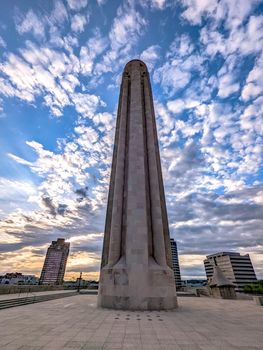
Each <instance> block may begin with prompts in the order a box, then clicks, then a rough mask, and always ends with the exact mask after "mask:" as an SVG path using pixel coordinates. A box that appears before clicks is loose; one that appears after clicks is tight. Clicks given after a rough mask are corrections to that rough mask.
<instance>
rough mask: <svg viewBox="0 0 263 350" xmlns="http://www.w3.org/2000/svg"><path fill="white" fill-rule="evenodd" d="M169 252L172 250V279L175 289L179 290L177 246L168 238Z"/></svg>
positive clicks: (180, 283)
mask: <svg viewBox="0 0 263 350" xmlns="http://www.w3.org/2000/svg"><path fill="white" fill-rule="evenodd" d="M170 243H171V250H172V260H173V271H174V279H175V284H176V288H177V289H178V288H180V287H181V286H182V280H181V273H180V266H179V259H178V251H177V244H176V241H175V240H174V239H173V238H170Z"/></svg>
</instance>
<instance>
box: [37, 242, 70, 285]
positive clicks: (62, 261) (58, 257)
mask: <svg viewBox="0 0 263 350" xmlns="http://www.w3.org/2000/svg"><path fill="white" fill-rule="evenodd" d="M69 245H70V244H69V243H67V242H65V239H64V238H58V239H57V241H52V243H51V245H50V246H49V248H48V250H47V254H46V258H45V262H44V266H43V269H42V272H41V276H40V280H39V284H56V285H59V284H62V283H63V279H64V274H65V270H66V264H67V259H68V254H69Z"/></svg>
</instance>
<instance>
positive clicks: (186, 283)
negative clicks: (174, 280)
mask: <svg viewBox="0 0 263 350" xmlns="http://www.w3.org/2000/svg"><path fill="white" fill-rule="evenodd" d="M206 285H207V280H205V279H196V278H192V279H189V280H183V281H182V286H183V287H203V286H206Z"/></svg>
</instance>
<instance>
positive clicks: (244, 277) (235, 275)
mask: <svg viewBox="0 0 263 350" xmlns="http://www.w3.org/2000/svg"><path fill="white" fill-rule="evenodd" d="M215 262H216V264H217V266H219V267H220V269H221V270H222V272H223V273H224V275H225V276H226V277H227V278H228V279H229V280H230V281H231V282H233V283H234V284H235V285H236V290H237V291H242V290H243V288H244V286H245V285H246V284H248V283H253V282H256V281H257V277H256V274H255V271H254V268H253V265H252V263H251V260H250V256H249V254H245V255H240V253H234V252H221V253H216V254H212V255H208V256H207V257H206V259H205V260H204V265H205V272H206V276H207V279H208V280H209V279H210V278H211V277H212V276H213V267H214V265H215Z"/></svg>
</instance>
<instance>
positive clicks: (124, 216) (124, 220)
mask: <svg viewBox="0 0 263 350" xmlns="http://www.w3.org/2000/svg"><path fill="white" fill-rule="evenodd" d="M124 74H125V73H124ZM126 74H127V73H126ZM127 79H128V86H127V113H126V135H125V155H126V156H125V159H124V184H123V207H122V221H121V227H122V230H121V255H122V256H123V257H124V258H126V256H125V254H126V232H127V185H128V165H129V130H130V102H131V96H130V94H131V81H130V76H129V75H127Z"/></svg>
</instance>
